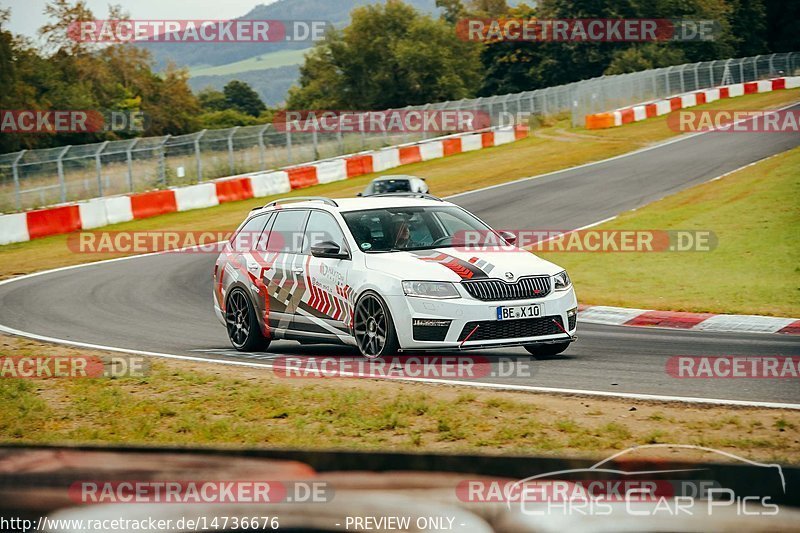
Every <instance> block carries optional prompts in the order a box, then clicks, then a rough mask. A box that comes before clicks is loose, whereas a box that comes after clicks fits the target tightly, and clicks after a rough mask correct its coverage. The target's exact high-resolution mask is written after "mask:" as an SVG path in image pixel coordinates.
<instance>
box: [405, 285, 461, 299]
mask: <svg viewBox="0 0 800 533" xmlns="http://www.w3.org/2000/svg"><path fill="white" fill-rule="evenodd" d="M403 292H404V293H405V294H406V296H419V297H420V298H458V297H459V294H458V289H456V287H455V285H453V284H452V283H450V282H449V281H404V282H403Z"/></svg>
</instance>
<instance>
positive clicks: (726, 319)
mask: <svg viewBox="0 0 800 533" xmlns="http://www.w3.org/2000/svg"><path fill="white" fill-rule="evenodd" d="M578 321H580V322H584V323H588V324H603V325H607V326H633V327H652V328H670V329H683V330H687V329H688V330H695V331H711V332H720V333H722V332H727V333H781V334H784V335H800V318H782V317H774V316H760V315H716V314H713V313H687V312H682V311H653V310H648V309H631V308H627V307H608V306H605V305H591V306H579V307H578Z"/></svg>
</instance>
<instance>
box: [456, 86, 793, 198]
mask: <svg viewBox="0 0 800 533" xmlns="http://www.w3.org/2000/svg"><path fill="white" fill-rule="evenodd" d="M798 103H799V102H794V103H792V104H789V105H787V106H784V107H780V108H778V109H769V110H767V111H773V112H774V111H784V110H786V109H790V108H792V107H795V106H796V105H798ZM748 120H754V118H752V117H751V118H744V119H741V120H738V121H736V122H733V123H732V125H733V124H738V123H740V122H747V121H748ZM716 130H717V128H714V129H711V130H708V131H701V132H698V133H689V134H685V135H680V136H678V137H676V138H675V139H670V140H668V141H664V142H662V143H658V144H653V145H651V146H645V147H644V148H639V149H638V150H634V151H633V152H626V153H624V154H620V155H615V156H613V157H609V158H607V159H601V160H600V161H590V162H588V163H583V164H582V165H578V166H575V167H569V168H562V169H561V170H554V171H552V172H547V173H545V174H538V175H536V176H528V177H526V178H519V179H515V180H514V181H506V182H504V183H498V184H496V185H489V186H487V187H482V188H480V189H473V190H471V191H464V192H459V193H456V194H451V195H450V196H445V199H446V200H449V199H450V198H458V197H459V196H466V195H468V194H475V193H478V192H483V191H489V190H492V189H497V188H498V187H505V186H508V185H514V184H516V183H522V182H524V181H529V180H535V179H539V178H546V177H548V176H555V175H556V174H561V173H562V172H568V171H570V170H578V169H580V168H588V167H591V166H594V165H602V164H603V163H608V162H609V161H616V160H617V159H623V158H626V157H631V156H633V155H637V154H641V153H642V152H649V151H650V150H656V149H658V148H662V147H664V146H669V145H670V144H675V143H678V142H683V141H688V140H689V139H693V138H695V137H698V136H700V135H707V134H709V133H714V132H715V131H716ZM779 153H783V152H779ZM776 155H778V154H773V155H771V156H768V157H774V156H776ZM764 159H767V158H766V157H762V158H761V159H759V160H757V161H753V162H751V163H748V164H746V165H743V166H741V167H738V168H735V169H733V170H730V171H728V172H726V173H724V174H722V175H720V176H716V177H714V178H711V179H710V180H708V181H713V180H715V179H719V178H723V177H725V176H727V175H729V174H733V173H734V172H739V171H740V170H742V169H743V168H747V167H749V166H750V165H755V164H756V163H760V162H761V161H764Z"/></svg>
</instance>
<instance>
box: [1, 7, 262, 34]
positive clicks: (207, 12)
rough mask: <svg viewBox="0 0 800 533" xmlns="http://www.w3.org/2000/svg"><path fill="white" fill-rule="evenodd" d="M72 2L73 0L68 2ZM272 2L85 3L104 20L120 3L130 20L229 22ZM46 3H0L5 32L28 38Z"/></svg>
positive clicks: (41, 20)
mask: <svg viewBox="0 0 800 533" xmlns="http://www.w3.org/2000/svg"><path fill="white" fill-rule="evenodd" d="M71 1H72V2H73V3H74V0H71ZM273 1H274V0H86V4H87V5H88V6H89V9H91V10H92V12H93V13H94V15H95V17H97V18H98V19H103V18H105V17H106V15H107V13H108V5H109V4H119V5H120V6H122V8H123V9H124V10H125V11H127V12H128V13H130V16H131V18H132V19H156V20H160V19H195V20H197V19H231V18H235V17H240V16H242V15H244V14H245V13H247V12H248V11H250V10H251V9H252V8H253V7H255V6H257V5H258V4H271V3H272V2H273ZM45 5H47V1H46V0H0V7H2V8H3V9H6V8H11V22H10V23H9V25H8V29H9V30H11V31H12V32H13V33H21V34H23V35H26V36H28V37H36V32H37V30H38V29H39V28H40V27H41V26H42V25H43V24H44V23H45V22H47V18H46V17H45V16H44V15H43V14H42V12H43V11H44V6H45Z"/></svg>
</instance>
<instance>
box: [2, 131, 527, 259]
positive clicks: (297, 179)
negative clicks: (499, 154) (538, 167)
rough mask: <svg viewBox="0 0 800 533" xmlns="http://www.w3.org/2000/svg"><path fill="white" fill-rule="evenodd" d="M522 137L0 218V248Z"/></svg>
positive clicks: (455, 142) (414, 148) (445, 141)
mask: <svg viewBox="0 0 800 533" xmlns="http://www.w3.org/2000/svg"><path fill="white" fill-rule="evenodd" d="M527 136H528V128H527V127H526V126H516V127H502V128H493V131H484V132H477V133H474V132H473V133H463V134H456V135H450V136H447V137H440V138H437V139H432V140H429V141H425V142H420V143H414V144H409V145H402V146H395V147H391V148H384V149H382V150H375V151H367V152H360V153H357V154H348V155H345V156H341V157H337V158H333V159H328V160H323V161H317V162H314V163H309V164H304V165H301V166H293V167H286V168H283V169H280V170H273V171H268V172H258V173H254V174H248V175H244V176H229V177H227V178H220V179H218V180H214V181H212V182H208V183H201V184H198V185H190V186H188V187H176V188H172V189H166V190H157V191H149V192H144V193H137V194H130V195H125V196H109V197H104V198H94V199H92V200H87V201H84V202H78V203H76V204H67V205H59V206H53V207H48V208H45V209H38V210H35V211H28V212H26V213H14V214H9V215H0V245H2V244H9V243H14V242H24V241H29V240H31V239H36V238H39V237H46V236H49V235H57V234H61V233H69V232H72V231H78V230H82V229H91V228H99V227H102V226H106V225H109V224H118V223H120V222H127V221H129V220H134V219H142V218H150V217H154V216H158V215H163V214H165V213H172V212H175V211H189V210H192V209H202V208H205V207H213V206H215V205H219V204H221V203H225V202H235V201H239V200H246V199H248V198H254V197H256V198H259V197H263V196H270V195H275V194H283V193H287V192H289V191H291V190H294V189H302V188H305V187H311V186H313V185H317V184H319V183H332V182H335V181H342V180H346V179H348V178H354V177H356V176H362V175H364V174H369V173H372V172H382V171H384V170H388V169H391V168H395V167H399V166H401V165H407V164H410V163H417V162H420V161H429V160H431V159H437V158H440V157H447V156H450V155H454V154H458V153H461V152H467V151H471V150H479V149H481V148H488V147H492V146H498V145H501V144H506V143H509V142H513V141H515V140H518V139H522V138H525V137H527Z"/></svg>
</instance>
